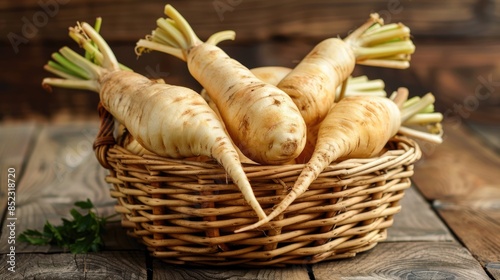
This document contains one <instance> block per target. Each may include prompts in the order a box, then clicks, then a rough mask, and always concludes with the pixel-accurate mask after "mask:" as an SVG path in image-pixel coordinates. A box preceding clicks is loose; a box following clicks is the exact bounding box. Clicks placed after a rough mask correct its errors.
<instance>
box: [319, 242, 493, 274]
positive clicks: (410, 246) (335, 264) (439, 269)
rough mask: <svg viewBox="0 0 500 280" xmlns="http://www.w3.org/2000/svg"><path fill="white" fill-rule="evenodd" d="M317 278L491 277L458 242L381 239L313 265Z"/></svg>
mask: <svg viewBox="0 0 500 280" xmlns="http://www.w3.org/2000/svg"><path fill="white" fill-rule="evenodd" d="M312 269H313V272H314V276H315V279H316V280H330V279H332V280H333V279H352V280H354V279H475V280H481V279H485V280H486V279H488V280H489V279H490V277H488V276H487V275H486V273H485V272H484V271H483V270H482V269H481V265H480V264H479V263H478V262H477V261H476V260H475V259H474V258H473V257H472V256H471V255H470V253H469V252H468V251H467V250H465V249H464V248H463V247H461V246H460V245H459V244H457V243H456V242H396V243H381V244H379V245H377V246H376V247H375V248H374V249H372V250H370V251H367V252H365V253H361V254H359V255H357V256H356V257H355V258H353V259H349V260H339V261H332V262H326V263H319V264H315V265H314V266H313V268H312Z"/></svg>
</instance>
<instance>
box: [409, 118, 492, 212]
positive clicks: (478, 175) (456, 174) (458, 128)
mask: <svg viewBox="0 0 500 280" xmlns="http://www.w3.org/2000/svg"><path fill="white" fill-rule="evenodd" d="M444 131H445V135H444V136H443V138H444V142H443V144H441V145H439V146H437V147H436V146H433V145H427V144H423V145H421V148H422V151H423V154H424V156H423V158H422V159H421V160H420V161H419V162H417V164H416V166H415V174H414V176H413V181H414V182H415V184H416V185H417V187H418V188H419V189H420V191H421V192H422V193H423V195H424V197H425V198H426V199H428V200H440V201H442V202H446V203H451V202H453V203H455V204H457V205H460V204H465V205H468V206H473V205H477V206H478V207H482V208H484V207H488V205H490V206H491V207H495V206H498V199H499V198H500V188H498V182H500V173H499V172H498V170H500V155H499V154H497V153H495V152H494V151H493V150H491V149H489V148H488V147H486V146H485V145H484V144H483V143H482V142H481V141H480V140H479V139H478V138H477V137H476V136H474V134H473V133H472V132H471V131H469V130H468V129H467V128H466V127H465V126H464V125H463V123H453V122H451V120H447V121H445V122H444ZM468 151H473V152H468Z"/></svg>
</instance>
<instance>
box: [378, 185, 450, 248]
mask: <svg viewBox="0 0 500 280" xmlns="http://www.w3.org/2000/svg"><path fill="white" fill-rule="evenodd" d="M453 240H455V239H454V238H453V236H452V235H451V234H450V232H449V230H448V228H447V227H446V225H445V224H444V223H443V222H442V221H441V220H440V219H439V218H438V216H437V215H436V213H435V212H434V210H433V209H432V207H431V206H430V205H429V203H427V202H426V201H425V200H424V199H423V197H422V195H420V193H418V191H417V190H416V189H415V187H414V186H412V187H411V188H409V189H408V190H406V191H405V196H404V197H403V199H402V200H401V212H400V213H398V214H396V215H395V216H394V224H393V225H392V226H391V227H390V228H389V229H388V232H387V240H386V241H385V242H401V241H453Z"/></svg>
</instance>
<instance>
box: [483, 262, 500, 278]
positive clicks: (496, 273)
mask: <svg viewBox="0 0 500 280" xmlns="http://www.w3.org/2000/svg"><path fill="white" fill-rule="evenodd" d="M486 271H487V272H488V273H489V274H490V275H491V277H492V278H493V279H495V280H499V279H500V263H489V264H487V265H486Z"/></svg>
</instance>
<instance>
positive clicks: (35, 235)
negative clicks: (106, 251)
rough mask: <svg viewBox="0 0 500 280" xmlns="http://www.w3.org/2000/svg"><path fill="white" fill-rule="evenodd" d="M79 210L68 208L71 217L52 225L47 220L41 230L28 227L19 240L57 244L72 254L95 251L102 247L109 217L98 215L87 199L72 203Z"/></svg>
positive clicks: (31, 242)
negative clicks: (102, 236)
mask: <svg viewBox="0 0 500 280" xmlns="http://www.w3.org/2000/svg"><path fill="white" fill-rule="evenodd" d="M74 205H75V206H77V207H78V208H80V209H81V210H87V213H84V214H82V213H81V212H80V211H78V210H77V209H75V208H73V209H71V210H70V214H71V217H72V219H71V220H68V219H64V218H63V219H61V220H62V224H61V225H58V226H54V225H52V224H51V223H49V222H48V221H47V222H46V223H45V225H44V227H43V232H40V231H38V230H33V229H28V230H25V231H24V232H23V233H21V234H20V235H19V238H18V239H19V241H22V242H27V243H30V244H33V245H57V246H60V247H62V248H64V249H67V250H69V251H70V252H71V253H73V254H78V253H87V252H97V251H99V250H101V249H102V247H103V246H104V242H103V240H102V238H101V235H102V234H103V233H104V231H105V225H106V222H107V220H108V219H109V218H110V217H106V218H104V217H100V216H98V215H97V214H96V213H95V211H93V210H94V209H95V207H94V204H93V203H92V202H91V201H90V199H87V200H86V201H78V202H76V203H75V204H74Z"/></svg>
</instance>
